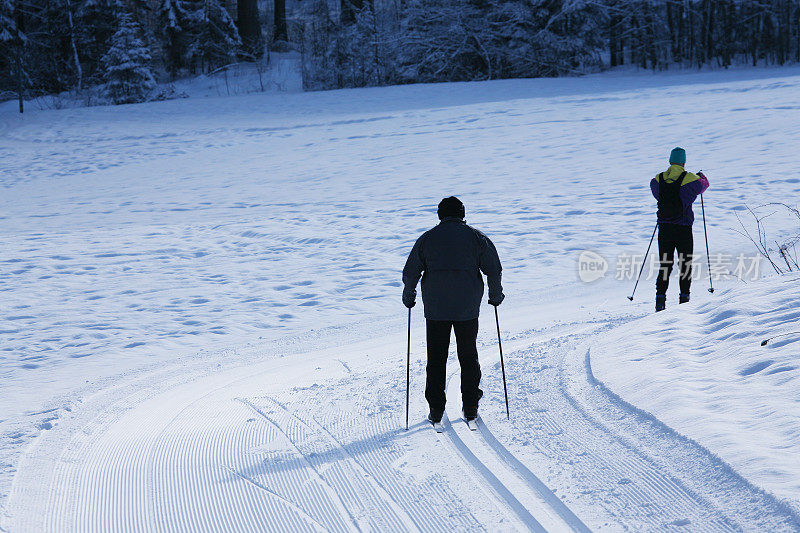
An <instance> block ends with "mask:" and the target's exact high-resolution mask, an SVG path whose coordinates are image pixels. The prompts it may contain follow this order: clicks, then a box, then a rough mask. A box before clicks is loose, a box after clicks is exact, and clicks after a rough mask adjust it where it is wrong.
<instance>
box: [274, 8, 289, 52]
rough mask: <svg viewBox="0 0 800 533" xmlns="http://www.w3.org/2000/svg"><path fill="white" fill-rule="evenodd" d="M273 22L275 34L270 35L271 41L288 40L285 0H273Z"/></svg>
mask: <svg viewBox="0 0 800 533" xmlns="http://www.w3.org/2000/svg"><path fill="white" fill-rule="evenodd" d="M273 5H274V8H275V9H274V12H275V16H274V24H275V34H274V35H273V36H272V42H277V41H288V40H289V31H288V28H287V25H286V0H274V4H273Z"/></svg>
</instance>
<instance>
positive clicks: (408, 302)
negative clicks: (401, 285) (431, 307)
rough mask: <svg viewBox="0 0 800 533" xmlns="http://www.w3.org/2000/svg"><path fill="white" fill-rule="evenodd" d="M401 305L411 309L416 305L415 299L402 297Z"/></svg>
mask: <svg viewBox="0 0 800 533" xmlns="http://www.w3.org/2000/svg"><path fill="white" fill-rule="evenodd" d="M403 305H405V306H406V307H408V308H409V309H411V308H412V307H414V306H415V305H417V302H416V298H406V297H405V296H403Z"/></svg>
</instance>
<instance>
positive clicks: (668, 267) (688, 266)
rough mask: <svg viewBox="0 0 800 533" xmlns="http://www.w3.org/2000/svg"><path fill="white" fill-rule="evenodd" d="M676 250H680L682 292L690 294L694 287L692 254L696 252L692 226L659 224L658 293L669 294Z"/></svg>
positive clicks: (679, 266) (679, 263)
mask: <svg viewBox="0 0 800 533" xmlns="http://www.w3.org/2000/svg"><path fill="white" fill-rule="evenodd" d="M676 250H677V252H678V269H679V270H678V271H679V272H680V286H681V294H686V295H688V294H689V292H690V290H691V288H692V254H693V253H694V238H693V237H692V227H691V226H682V225H680V224H659V225H658V256H659V260H660V261H661V268H660V269H659V272H658V277H657V278H656V294H657V295H658V294H667V288H668V287H669V276H670V274H672V267H673V264H674V263H675V251H676Z"/></svg>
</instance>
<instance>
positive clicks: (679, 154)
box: [669, 146, 686, 166]
mask: <svg viewBox="0 0 800 533" xmlns="http://www.w3.org/2000/svg"><path fill="white" fill-rule="evenodd" d="M669 164H670V165H680V166H683V165H685V164H686V150H684V149H683V148H681V147H679V146H678V147H675V148H673V149H672V151H671V152H670V153H669Z"/></svg>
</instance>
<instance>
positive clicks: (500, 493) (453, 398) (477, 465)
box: [445, 364, 591, 533]
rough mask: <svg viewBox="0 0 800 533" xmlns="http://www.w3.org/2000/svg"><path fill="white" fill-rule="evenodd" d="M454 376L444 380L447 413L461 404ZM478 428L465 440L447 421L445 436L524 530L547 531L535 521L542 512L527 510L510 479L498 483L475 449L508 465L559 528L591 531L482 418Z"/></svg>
mask: <svg viewBox="0 0 800 533" xmlns="http://www.w3.org/2000/svg"><path fill="white" fill-rule="evenodd" d="M454 366H455V367H456V368H457V366H458V365H457V364H455V365H454ZM456 373H457V370H456V369H453V370H451V372H450V373H449V375H448V380H447V398H448V407H449V412H450V413H452V412H454V411H456V410H457V409H460V405H461V402H460V400H461V399H460V395H459V394H458V393H457V391H456V389H455V387H451V383H452V382H453V377H454V376H455V375H456ZM448 418H449V416H448ZM455 420H456V422H455V423H456V424H462V425H463V427H466V423H465V420H464V419H463V418H456V419H455ZM478 429H479V431H478V433H477V434H475V433H474V432H472V431H466V432H465V434H466V435H467V436H468V437H469V438H468V439H464V438H462V437H461V436H460V435H459V433H460V432H459V431H458V430H456V428H455V427H454V426H453V423H452V422H450V421H449V420H448V423H447V425H446V431H445V433H446V434H447V436H448V437H449V438H450V440H451V441H452V443H453V445H454V446H455V448H456V450H457V451H458V453H459V454H460V455H461V456H462V458H463V460H464V461H465V462H466V463H467V464H468V465H469V467H470V468H472V469H473V470H474V471H475V472H476V473H478V474H479V475H480V476H481V477H482V478H483V479H484V480H485V482H486V484H487V485H488V486H489V487H491V488H492V490H493V491H494V492H495V493H496V495H497V497H498V499H500V501H502V502H503V503H504V504H505V505H506V506H508V508H509V509H510V510H511V511H512V512H513V513H514V514H515V515H516V517H517V518H518V519H519V521H520V522H521V523H522V525H523V526H524V527H526V528H527V529H528V530H530V531H534V532H546V531H547V528H546V527H545V526H544V525H543V524H542V523H541V517H540V518H537V516H536V514H537V511H538V512H542V509H541V508H540V509H534V510H531V509H528V508H527V507H526V505H525V504H524V503H522V501H520V499H521V498H524V497H525V496H524V495H521V494H518V492H519V490H520V489H519V488H516V487H515V485H514V484H513V483H510V481H511V480H510V479H507V478H504V480H501V479H500V478H499V477H498V475H497V474H495V473H494V472H492V468H491V465H487V464H484V462H483V461H481V459H479V458H478V456H477V455H476V450H475V449H474V448H475V447H476V446H483V447H484V450H489V451H490V453H491V454H492V455H493V460H494V461H495V462H496V463H499V464H505V465H507V466H508V468H509V470H510V472H513V474H511V475H512V476H515V477H516V478H517V480H518V481H522V482H523V483H524V485H525V486H526V489H527V491H528V492H529V495H528V498H527V499H528V501H529V500H530V494H533V495H535V496H537V497H538V498H537V499H538V500H540V502H541V503H540V505H543V506H546V507H548V508H549V509H547V511H549V512H550V513H551V514H554V515H556V516H558V517H559V518H560V519H561V521H562V523H561V524H560V526H559V527H560V528H565V529H571V530H572V531H576V532H580V533H588V532H590V531H591V530H590V529H589V528H588V527H587V526H586V525H585V524H584V523H583V522H582V521H581V520H580V518H578V517H577V516H576V515H575V514H574V513H573V512H572V511H571V510H570V509H569V508H568V507H567V506H566V505H564V503H563V502H561V500H559V499H558V498H557V497H556V496H555V495H554V494H553V492H552V491H551V490H550V489H549V488H548V487H547V486H546V485H545V484H544V483H542V482H541V480H539V478H537V477H536V475H534V474H533V472H531V471H530V470H529V469H528V468H526V467H525V466H524V465H523V464H522V463H521V462H520V461H519V460H518V459H516V458H515V457H514V456H513V454H512V453H511V452H510V451H509V450H508V449H507V448H505V447H504V446H503V445H502V444H500V442H499V441H498V440H497V439H496V438H494V436H493V435H492V433H491V432H490V431H489V430H488V428H487V427H486V424H485V422H484V420H483V418H480V419H479V423H478ZM462 431H463V428H462Z"/></svg>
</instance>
